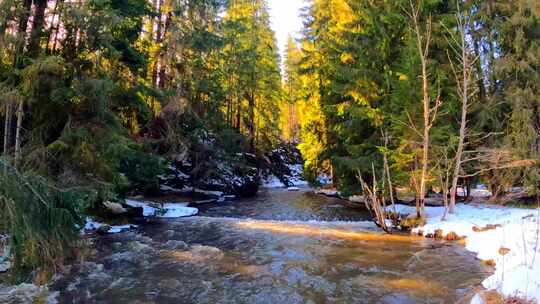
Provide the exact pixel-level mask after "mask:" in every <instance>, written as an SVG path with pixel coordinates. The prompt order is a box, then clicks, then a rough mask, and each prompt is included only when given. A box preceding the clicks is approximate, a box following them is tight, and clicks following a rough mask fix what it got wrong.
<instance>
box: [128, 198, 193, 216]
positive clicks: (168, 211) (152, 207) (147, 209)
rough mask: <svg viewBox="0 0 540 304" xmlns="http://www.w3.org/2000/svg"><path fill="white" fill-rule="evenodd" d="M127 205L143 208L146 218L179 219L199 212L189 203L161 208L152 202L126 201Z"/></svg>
mask: <svg viewBox="0 0 540 304" xmlns="http://www.w3.org/2000/svg"><path fill="white" fill-rule="evenodd" d="M126 204H127V205H129V206H131V207H142V208H143V216H146V217H151V216H157V217H161V218H178V217H186V216H192V215H195V214H197V213H198V212H199V209H197V208H193V207H188V206H187V205H188V203H166V204H163V205H162V206H160V205H158V204H156V203H151V202H143V201H136V200H126Z"/></svg>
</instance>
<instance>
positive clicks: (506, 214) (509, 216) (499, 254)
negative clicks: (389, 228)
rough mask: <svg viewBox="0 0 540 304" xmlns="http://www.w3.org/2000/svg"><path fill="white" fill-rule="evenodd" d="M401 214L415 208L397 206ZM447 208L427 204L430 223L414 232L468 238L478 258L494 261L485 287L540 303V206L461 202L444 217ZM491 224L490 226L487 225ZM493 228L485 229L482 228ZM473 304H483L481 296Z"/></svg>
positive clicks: (467, 244)
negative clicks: (529, 207) (467, 203)
mask: <svg viewBox="0 0 540 304" xmlns="http://www.w3.org/2000/svg"><path fill="white" fill-rule="evenodd" d="M396 208H397V211H398V212H399V213H408V214H414V213H415V210H414V207H410V206H403V205H398V206H397V207H396ZM443 212H444V208H442V207H426V217H427V224H426V225H424V226H422V227H418V228H415V229H414V230H413V233H420V232H421V233H422V234H423V235H426V234H428V233H435V230H437V229H441V230H442V231H443V235H446V234H448V233H450V232H455V233H457V235H459V236H463V237H466V239H465V240H466V248H467V249H468V250H470V251H472V252H475V253H476V254H477V256H478V258H479V259H482V260H485V261H489V260H491V261H493V262H494V263H495V265H496V266H495V268H496V270H495V273H494V274H493V275H492V276H490V277H489V278H487V279H486V280H484V282H483V285H484V287H485V288H486V289H488V290H492V289H495V290H497V291H498V292H500V293H501V294H502V295H504V296H507V297H511V296H517V297H520V298H523V299H530V300H536V301H537V302H538V303H540V244H539V234H540V209H516V208H505V207H501V206H492V205H482V204H478V205H464V204H459V205H458V206H457V210H456V213H455V214H452V215H448V216H447V219H446V220H445V221H442V220H441V217H442V215H443ZM488 225H491V226H488ZM486 227H489V228H492V229H487V230H485V229H482V228H486ZM473 302H474V303H482V300H481V299H480V297H479V296H477V297H475V299H473Z"/></svg>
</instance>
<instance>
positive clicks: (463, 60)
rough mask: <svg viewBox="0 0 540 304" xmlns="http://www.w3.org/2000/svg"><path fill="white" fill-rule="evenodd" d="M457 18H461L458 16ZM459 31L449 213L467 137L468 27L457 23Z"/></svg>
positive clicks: (454, 195) (452, 205)
mask: <svg viewBox="0 0 540 304" xmlns="http://www.w3.org/2000/svg"><path fill="white" fill-rule="evenodd" d="M458 18H462V17H461V16H459V17H458ZM458 24H459V31H460V38H461V63H462V64H461V65H462V69H463V75H462V77H463V79H461V81H463V83H462V86H461V92H459V94H460V96H461V123H460V128H459V142H458V148H457V151H456V158H455V164H454V165H455V166H454V175H453V176H452V188H451V190H450V205H449V210H448V211H449V212H450V213H451V214H452V213H455V211H456V192H457V186H458V179H459V174H460V171H461V161H462V157H463V148H464V146H465V136H466V135H467V134H466V133H467V111H468V107H469V105H468V103H469V76H470V68H471V67H470V63H469V54H468V52H467V42H466V32H465V31H466V27H467V26H468V24H467V23H463V22H459V20H458Z"/></svg>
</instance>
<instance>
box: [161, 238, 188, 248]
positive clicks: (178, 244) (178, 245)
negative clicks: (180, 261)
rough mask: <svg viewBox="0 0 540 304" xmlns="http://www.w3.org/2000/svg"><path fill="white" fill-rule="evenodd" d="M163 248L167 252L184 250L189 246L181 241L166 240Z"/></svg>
mask: <svg viewBox="0 0 540 304" xmlns="http://www.w3.org/2000/svg"><path fill="white" fill-rule="evenodd" d="M164 247H165V248H166V249H168V250H186V249H187V248H188V247H189V245H188V244H187V243H186V242H183V241H177V240H168V241H167V243H165V246H164Z"/></svg>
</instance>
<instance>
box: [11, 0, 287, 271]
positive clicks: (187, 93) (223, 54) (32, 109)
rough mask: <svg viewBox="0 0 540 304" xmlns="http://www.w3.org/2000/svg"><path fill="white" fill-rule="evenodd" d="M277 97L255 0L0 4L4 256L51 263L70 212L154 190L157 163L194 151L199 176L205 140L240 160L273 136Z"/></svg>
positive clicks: (77, 219)
mask: <svg viewBox="0 0 540 304" xmlns="http://www.w3.org/2000/svg"><path fill="white" fill-rule="evenodd" d="M281 97H282V96H281V76H280V70H279V57H278V51H277V47H276V42H275V39H274V34H273V32H272V31H271V29H270V21H269V15H268V8H267V5H266V2H265V1H263V0H236V1H220V0H197V1H191V0H152V1H148V0H118V1H117V0H105V1H103V0H80V1H79V0H3V1H0V102H1V104H0V106H1V111H0V117H1V118H2V121H3V123H2V126H1V127H0V130H1V132H2V138H1V139H0V141H1V142H2V147H3V153H2V158H1V159H0V160H1V162H2V170H1V172H2V173H0V206H1V207H2V210H7V211H8V212H2V214H1V215H0V223H2V224H0V232H2V231H6V230H7V232H9V233H10V235H11V238H12V245H13V247H14V249H15V250H14V251H13V253H14V257H15V262H16V264H17V265H19V266H25V267H35V266H38V265H43V264H46V265H48V266H51V268H53V269H54V268H55V267H58V266H59V265H60V264H61V263H62V257H63V256H69V255H71V254H70V252H71V251H72V248H70V246H71V244H72V241H73V240H74V239H76V235H77V230H78V229H80V227H81V225H83V224H84V220H83V212H82V211H83V210H84V209H87V208H92V207H94V205H96V204H100V203H101V202H103V201H105V200H115V199H117V198H120V197H121V196H123V195H124V194H126V193H131V192H133V191H155V190H156V189H158V187H159V185H158V175H160V174H162V173H163V172H164V170H165V169H166V167H167V164H168V163H169V162H170V161H174V160H179V159H180V160H181V159H186V158H187V156H186V154H196V153H199V154H200V157H192V158H193V159H200V161H199V163H196V164H194V166H193V167H194V169H193V172H192V174H193V175H197V174H198V175H203V174H206V175H209V174H207V173H206V172H202V171H210V170H213V169H215V167H216V166H215V165H205V164H204V163H202V162H203V161H204V160H205V159H208V158H211V157H213V156H212V155H213V154H212V149H215V150H214V151H220V153H226V154H227V155H230V157H227V156H226V155H220V156H219V157H220V160H223V161H236V162H238V163H241V162H242V161H243V160H242V159H239V158H238V157H236V156H235V155H236V154H237V153H240V152H246V153H247V152H251V153H254V154H261V153H264V152H266V151H268V150H270V149H271V148H273V147H275V145H276V144H278V141H279V128H278V124H279V119H278V115H279V111H276V109H277V108H279V103H280V101H281ZM209 134H210V135H209ZM216 139H217V140H216ZM209 143H210V144H211V146H210V147H208V144H209ZM214 146H219V147H214ZM218 149H219V150H218ZM240 165H241V164H238V166H240ZM23 193H24V194H23ZM68 197H69V199H67V198H68ZM36 218H39V219H42V220H39V221H38V220H35V219H36ZM66 227H68V228H67V230H66ZM68 231H71V232H69V233H68Z"/></svg>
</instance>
